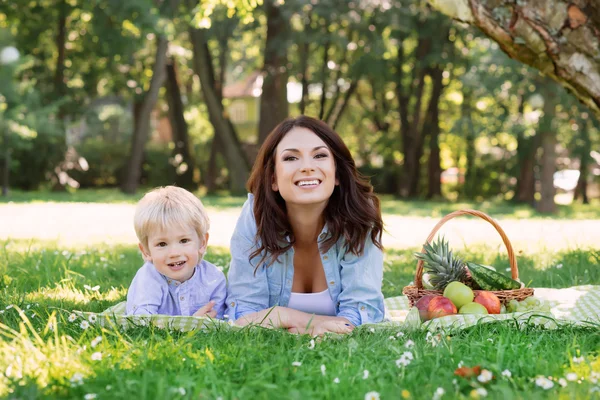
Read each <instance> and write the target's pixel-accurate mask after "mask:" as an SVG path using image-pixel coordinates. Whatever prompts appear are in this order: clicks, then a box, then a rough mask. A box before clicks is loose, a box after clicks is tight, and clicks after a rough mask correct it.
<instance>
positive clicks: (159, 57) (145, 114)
mask: <svg viewBox="0 0 600 400" xmlns="http://www.w3.org/2000/svg"><path fill="white" fill-rule="evenodd" d="M168 43H169V42H168V41H167V39H166V38H165V37H164V36H158V39H157V43H156V57H155V60H154V67H153V69H152V79H151V80H150V88H149V89H148V92H146V93H145V94H144V98H143V100H142V101H141V104H140V108H139V114H138V115H136V116H135V124H134V125H135V126H134V130H133V135H132V141H131V150H130V156H129V160H128V163H127V170H126V172H125V173H126V176H125V180H124V182H123V186H122V190H123V191H124V192H125V193H129V194H134V193H135V191H136V190H137V187H138V184H139V183H140V182H139V181H140V177H141V175H142V161H143V158H144V147H145V145H146V142H147V140H148V135H149V132H150V119H151V114H152V110H153V109H154V106H155V105H156V101H157V100H158V92H159V90H160V88H161V86H162V85H163V84H164V81H165V77H166V73H165V71H166V63H167V47H168Z"/></svg>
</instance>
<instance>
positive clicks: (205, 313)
mask: <svg viewBox="0 0 600 400" xmlns="http://www.w3.org/2000/svg"><path fill="white" fill-rule="evenodd" d="M214 306H215V302H214V301H212V300H211V301H209V302H208V303H206V304H205V305H203V306H202V307H200V308H199V309H198V311H196V312H195V313H194V315H193V316H194V317H211V318H215V317H216V316H217V311H216V310H213V309H212V308H213V307H214Z"/></svg>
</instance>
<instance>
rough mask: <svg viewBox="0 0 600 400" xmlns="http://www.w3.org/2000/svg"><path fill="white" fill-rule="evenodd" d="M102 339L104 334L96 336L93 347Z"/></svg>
mask: <svg viewBox="0 0 600 400" xmlns="http://www.w3.org/2000/svg"><path fill="white" fill-rule="evenodd" d="M101 341H102V336H96V338H94V339H93V340H92V347H96V346H98V343H100V342H101Z"/></svg>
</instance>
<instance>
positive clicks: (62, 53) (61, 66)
mask: <svg viewBox="0 0 600 400" xmlns="http://www.w3.org/2000/svg"><path fill="white" fill-rule="evenodd" d="M67 7H68V6H67V4H66V2H65V1H64V0H63V1H61V2H60V4H59V5H58V10H59V16H58V31H57V33H56V50H57V57H56V70H55V72H54V88H55V90H56V95H57V97H58V98H62V97H63V96H64V95H65V94H66V91H65V89H66V87H65V57H66V47H65V44H66V41H67ZM60 108H61V111H60V112H59V117H60V119H62V117H64V115H62V114H63V112H64V110H63V109H64V107H63V106H61V107H60Z"/></svg>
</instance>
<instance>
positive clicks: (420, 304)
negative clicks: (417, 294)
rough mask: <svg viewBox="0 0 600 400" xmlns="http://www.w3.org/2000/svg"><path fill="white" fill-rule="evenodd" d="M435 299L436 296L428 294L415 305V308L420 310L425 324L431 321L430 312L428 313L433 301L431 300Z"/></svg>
mask: <svg viewBox="0 0 600 400" xmlns="http://www.w3.org/2000/svg"><path fill="white" fill-rule="evenodd" d="M434 297H435V294H426V295H425V296H423V297H421V298H420V299H419V301H417V302H416V303H415V307H417V309H418V310H419V315H420V316H421V321H423V322H425V321H429V320H430V319H431V318H429V311H427V307H428V306H429V302H430V301H431V299H433V298H434Z"/></svg>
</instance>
